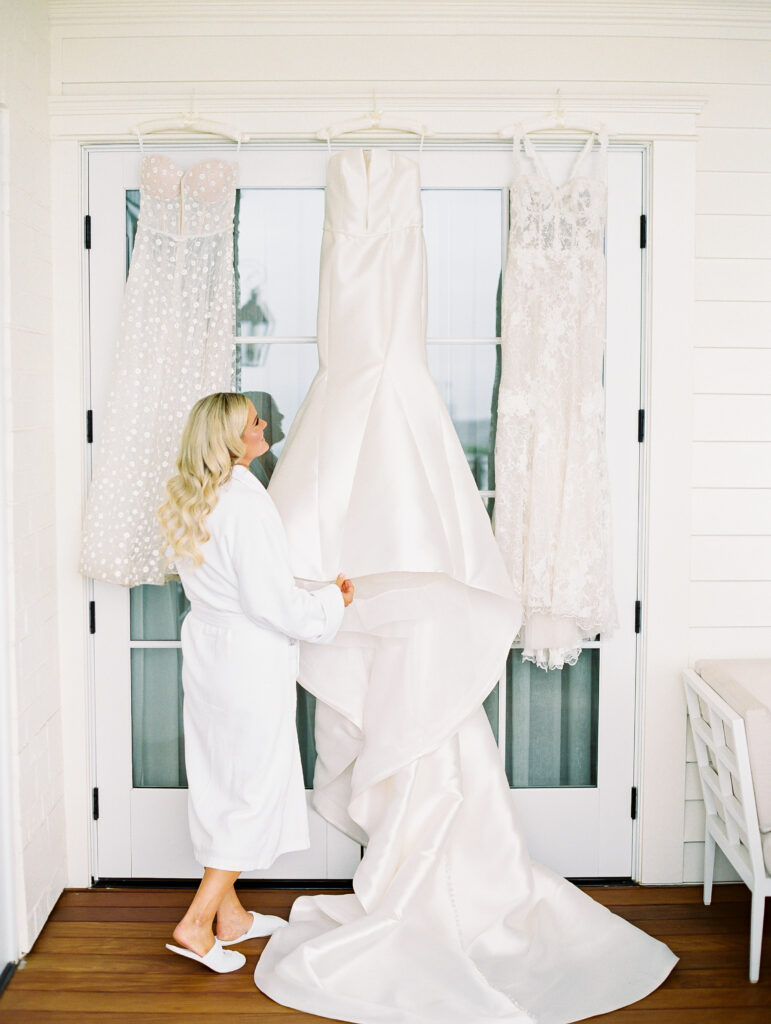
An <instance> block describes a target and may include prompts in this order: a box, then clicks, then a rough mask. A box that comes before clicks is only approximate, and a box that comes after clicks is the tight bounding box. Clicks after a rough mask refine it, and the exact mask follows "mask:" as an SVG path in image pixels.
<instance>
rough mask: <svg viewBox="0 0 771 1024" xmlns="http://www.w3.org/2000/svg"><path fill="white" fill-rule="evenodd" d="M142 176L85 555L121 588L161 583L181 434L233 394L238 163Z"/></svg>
mask: <svg viewBox="0 0 771 1024" xmlns="http://www.w3.org/2000/svg"><path fill="white" fill-rule="evenodd" d="M140 181H141V208H140V215H139V225H138V228H137V235H136V241H135V244H134V252H133V256H132V260H131V269H130V272H129V276H128V281H127V282H126V290H125V294H124V299H123V308H122V315H121V321H120V330H119V336H118V343H117V347H116V353H115V361H114V365H113V373H112V379H111V386H110V396H109V399H108V403H107V409H106V411H105V415H104V418H103V422H101V423H100V422H96V423H95V425H94V426H95V442H96V444H95V452H94V477H93V481H92V484H91V489H90V493H89V498H88V505H87V509H86V519H85V526H84V534H83V548H82V557H81V571H82V572H83V573H84V574H85V575H87V576H91V577H93V578H94V579H98V580H104V581H106V582H108V583H118V584H122V585H123V586H136V585H138V584H141V583H156V584H161V583H164V582H165V580H166V578H167V576H166V567H165V561H164V559H163V557H162V555H161V550H160V548H161V535H160V531H159V527H158V523H157V520H156V510H157V508H158V506H159V505H160V504H161V502H162V501H163V498H164V484H165V482H166V480H167V479H168V478H169V477H170V476H171V474H172V472H173V470H174V460H175V458H176V454H177V450H178V447H179V440H180V437H181V434H182V428H183V427H184V424H185V420H186V419H187V415H188V413H189V411H190V408H191V406H192V405H193V404H194V403H195V402H196V401H197V400H198V399H199V398H201V397H202V396H203V395H207V394H210V393H211V392H212V391H230V390H231V389H232V387H233V352H234V347H233V332H234V323H235V290H234V277H233V211H234V206H235V194H236V193H235V185H236V167H235V165H234V164H231V163H229V162H227V161H224V160H202V161H200V162H199V163H197V164H195V165H194V166H193V167H191V168H190V169H189V170H187V171H185V170H183V169H182V168H181V167H179V166H178V165H177V164H176V163H175V162H174V161H173V160H171V159H170V158H169V157H166V156H162V155H147V156H145V157H143V158H142V164H141V178H140ZM94 343H95V344H98V343H99V339H98V338H96V339H94Z"/></svg>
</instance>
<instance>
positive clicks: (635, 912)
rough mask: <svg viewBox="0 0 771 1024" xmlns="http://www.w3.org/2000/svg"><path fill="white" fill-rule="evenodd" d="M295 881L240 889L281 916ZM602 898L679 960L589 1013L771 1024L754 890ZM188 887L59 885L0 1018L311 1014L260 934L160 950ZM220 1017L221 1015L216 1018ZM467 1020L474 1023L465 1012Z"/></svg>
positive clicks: (667, 889) (130, 1020) (142, 1021)
mask: <svg viewBox="0 0 771 1024" xmlns="http://www.w3.org/2000/svg"><path fill="white" fill-rule="evenodd" d="M319 891H320V890H318V889H313V890H297V889H246V890H243V892H242V894H241V895H242V899H243V902H244V904H245V906H247V907H248V908H249V909H252V910H259V911H262V912H263V913H273V914H279V915H281V916H283V917H287V916H288V914H289V909H290V907H291V905H292V903H293V902H294V900H295V899H296V898H297V896H298V895H301V894H311V893H315V892H319ZM586 892H587V893H588V894H589V895H590V896H591V897H592V898H593V899H595V900H597V901H598V902H599V903H602V904H603V905H604V906H606V907H608V908H609V909H610V910H612V911H614V912H615V913H617V914H620V915H621V916H622V917H625V918H626V919H627V920H628V921H631V922H632V923H634V924H636V925H638V926H639V927H641V928H643V929H645V931H647V932H649V933H650V934H651V935H654V936H656V938H659V939H662V940H663V941H664V942H666V943H667V944H668V945H669V946H671V948H672V949H673V950H674V951H675V953H676V954H677V955H678V956H679V957H680V962H679V963H678V965H677V967H676V968H675V970H674V971H673V973H672V974H671V975H670V977H669V978H668V979H667V980H666V981H665V982H664V984H663V985H662V986H661V987H660V988H659V989H657V990H656V991H655V992H653V993H651V995H649V996H648V997H647V998H646V999H643V1000H641V1001H640V1002H638V1003H636V1004H634V1005H633V1006H631V1007H626V1008H624V1009H622V1010H617V1011H616V1012H615V1013H610V1014H605V1015H604V1016H602V1017H593V1018H591V1020H592V1021H601V1022H603V1024H761V1022H762V1024H769V1021H771V914H768V915H766V928H765V945H766V949H765V950H764V952H765V957H764V963H763V964H762V965H761V975H760V981H759V983H758V984H756V985H751V984H750V983H749V980H748V977H747V973H748V957H749V914H750V900H749V892H748V891H747V889H746V888H745V887H744V886H742V885H721V886H716V888H715V892H714V898H713V903H712V906H710V907H705V906H704V905H703V903H702V899H701V888H700V887H699V886H679V887H671V886H657V887H650V888H649V887H645V888H642V887H623V886H619V887H613V886H607V887H598V888H588V889H586ZM190 895H191V890H189V889H151V888H143V889H133V888H132V889H88V890H71V891H68V892H65V893H64V894H63V895H62V896H61V898H60V899H59V901H58V903H57V904H56V907H55V908H54V911H53V913H52V914H51V916H50V918H49V920H48V922H47V924H46V926H45V928H44V929H43V931H42V933H41V935H40V937H39V938H38V940H37V942H36V943H35V947H34V949H33V950H32V952H31V953H30V954H29V955H28V956H27V957H26V958H25V960H24V961H22V963H21V964H20V965H19V967H18V969H17V971H16V973H15V974H14V976H13V978H12V979H11V982H10V984H9V985H8V988H7V989H6V991H5V993H4V994H3V995H2V996H0V1024H213V1022H214V1024H220V1022H221V1021H223V1020H225V1019H226V1018H227V1019H228V1020H230V1019H231V1018H233V1019H234V1020H235V1024H238V1021H239V1020H243V1021H244V1024H246V1021H247V1018H248V1019H249V1020H250V1022H254V1024H311V1022H316V1024H319V1022H321V1021H323V1020H326V1019H327V1018H321V1017H314V1016H312V1015H310V1014H305V1013H298V1012H297V1011H295V1010H291V1009H289V1008H287V1007H284V1006H280V1005H278V1004H277V1003H274V1002H273V1001H272V1000H270V999H268V998H267V997H266V996H264V995H263V994H262V993H261V992H260V991H259V990H258V989H257V988H256V987H255V985H254V981H253V979H252V974H253V968H254V965H255V963H256V962H257V959H258V958H259V954H260V953H261V951H262V950H263V949H264V947H265V944H266V942H267V939H257V940H254V941H253V942H249V943H246V944H245V945H244V947H243V952H244V953H246V955H247V958H248V960H247V965H246V967H245V968H244V969H243V970H241V971H238V972H237V973H235V974H229V975H213V974H211V973H209V972H207V971H204V970H203V969H202V968H201V967H199V966H198V965H196V964H194V963H191V962H189V961H185V960H184V959H182V958H181V957H176V956H173V955H172V954H171V953H169V952H167V950H166V949H165V948H164V943H165V942H167V941H168V940H170V938H171V932H172V929H173V926H174V924H175V923H176V922H177V921H178V920H179V917H180V916H181V913H182V912H183V910H184V909H185V908H186V906H187V904H188V902H189V899H190ZM215 1018H216V1019H215ZM469 1024H473V1022H469Z"/></svg>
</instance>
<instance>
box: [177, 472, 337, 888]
mask: <svg viewBox="0 0 771 1024" xmlns="http://www.w3.org/2000/svg"><path fill="white" fill-rule="evenodd" d="M207 528H208V530H209V532H210V534H211V536H210V539H209V540H208V541H207V542H206V543H205V544H204V545H202V547H201V553H202V554H203V558H204V561H203V565H200V566H198V567H196V568H193V567H191V566H190V565H189V564H188V565H187V566H186V565H184V564H182V565H179V566H178V571H179V576H180V579H181V580H182V585H183V587H184V589H185V593H186V594H187V597H188V599H189V600H190V605H191V608H190V613H189V615H188V616H187V618H186V619H185V621H184V623H183V625H182V686H183V690H184V729H185V764H186V768H187V778H188V787H189V803H188V809H189V818H190V834H191V837H192V840H193V850H194V854H195V858H196V860H197V861H198V862H199V863H200V864H202V865H204V866H207V867H213V868H222V869H223V870H226V871H250V870H255V869H258V868H267V867H269V866H270V865H271V864H272V863H273V861H274V860H275V859H276V858H277V857H278V856H280V855H281V854H283V853H287V852H289V851H291V850H304V849H307V848H308V846H309V842H310V841H309V836H308V813H307V808H306V803H305V785H304V782H303V777H302V767H301V764H300V750H299V746H298V741H297V731H296V727H295V703H296V688H295V680H296V679H297V668H298V650H299V649H298V646H297V644H298V641H299V640H305V641H310V642H312V643H328V642H329V641H330V640H332V639H333V637H334V636H335V634H336V633H337V631H338V629H339V628H340V624H341V622H342V618H343V609H344V604H343V597H342V594H341V593H340V590H339V588H338V587H337V586H336V585H335V584H330V585H328V586H323V587H321V588H320V589H318V590H316V591H314V592H309V591H307V590H304V589H302V588H301V587H298V586H297V585H296V584H295V580H294V577H293V576H292V572H291V569H290V562H289V550H288V545H287V540H286V535H285V533H284V529H283V526H282V524H281V519H280V517H279V514H278V511H277V510H276V507H275V505H274V504H273V501H272V499H271V498H270V497H269V495H268V493H267V491H266V490H265V488H264V487H263V486H262V484H261V483H260V482H259V481H258V480H257V479H256V478H255V477H254V476H252V474H251V473H250V472H249V470H248V469H246V468H245V467H243V466H235V467H234V468H233V476H232V479H231V480H230V481H229V482H228V483H227V484H224V485H223V486H222V487H221V488H220V491H219V497H218V501H217V504H216V506H215V507H214V509H213V510H212V512H211V513H210V515H209V517H208V519H207Z"/></svg>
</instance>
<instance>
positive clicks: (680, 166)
mask: <svg viewBox="0 0 771 1024" xmlns="http://www.w3.org/2000/svg"><path fill="white" fill-rule="evenodd" d="M50 6H51V12H52V37H51V38H52V48H51V91H52V94H53V96H52V103H51V111H52V115H53V117H52V125H53V131H54V136H55V139H56V141H55V144H54V161H55V163H54V166H55V169H56V173H55V182H54V188H55V192H54V195H55V202H54V207H55V235H54V244H55V267H56V283H55V301H56V308H57V310H58V311H59V312H60V316H59V317H58V318H57V324H56V332H57V333H56V340H57V356H56V358H57V380H58V381H59V388H58V390H57V403H58V404H57V420H56V434H57V444H58V448H57V455H58V460H57V462H58V465H57V472H58V477H57V487H58V494H59V499H60V503H59V510H58V536H59V541H60V550H59V582H60V588H61V589H60V607H61V619H60V644H61V652H62V662H61V663H62V672H63V685H64V687H65V693H66V702H65V703H66V707H67V716H68V717H67V719H66V720H65V745H66V751H67V758H66V761H67V772H68V777H67V778H68V781H67V787H66V789H67V801H68V802H67V808H68V815H69V823H68V844H69V845H68V849H69V853H70V858H71V862H72V864H71V873H70V880H71V882H72V883H77V884H84V883H85V882H86V881H87V878H88V822H87V812H88V805H87V794H88V745H87V744H88V740H87V730H86V727H85V713H86V707H87V700H86V690H85V684H84V672H85V663H86V645H85V620H84V608H85V605H84V601H83V591H82V582H81V580H80V578H79V577H78V575H77V572H76V551H77V528H78V523H79V516H80V505H79V501H80V492H79V493H78V495H76V496H75V497H74V498H73V490H72V480H73V478H78V479H81V478H82V462H81V460H82V454H81V453H82V450H83V446H82V422H81V418H80V417H81V410H82V404H81V382H82V367H81V363H80V356H81V340H80V322H81V321H80V308H79V301H80V300H79V298H78V295H79V292H78V289H79V287H80V272H81V263H80V230H81V227H80V213H81V210H80V202H79V195H80V191H79V190H80V182H79V174H80V163H79V144H80V143H84V142H100V141H104V142H107V141H121V140H127V139H129V138H130V137H131V136H130V127H131V125H133V124H134V123H135V122H136V121H138V120H140V119H142V118H143V117H149V116H158V115H169V114H174V113H179V112H181V111H184V110H186V109H188V108H189V105H190V100H191V96H192V94H193V92H195V96H196V103H197V105H198V109H199V110H200V111H201V112H202V113H207V114H209V115H210V116H215V117H220V118H224V119H228V120H231V121H234V122H235V123H236V124H238V125H239V126H240V127H241V128H242V129H243V130H247V131H251V132H253V133H255V135H258V136H264V137H271V138H276V137H279V138H280V137H302V136H303V135H304V136H305V137H309V136H310V134H311V133H312V132H314V131H315V130H316V129H317V128H318V127H320V126H321V125H322V124H325V123H328V122H329V121H334V120H338V119H340V118H341V117H345V116H349V115H350V114H352V113H355V112H361V111H362V110H365V109H367V108H368V107H369V106H370V103H371V97H372V91H373V90H376V91H377V97H378V102H379V104H380V105H381V106H384V107H386V108H387V109H389V110H392V111H393V110H405V111H411V112H414V113H421V115H422V117H423V118H424V119H425V120H427V121H428V122H429V123H430V124H431V125H432V127H433V128H434V129H435V130H436V132H437V133H438V134H439V135H440V136H443V137H448V138H451V137H461V138H462V137H469V138H470V137H480V136H486V137H493V136H494V133H495V131H496V129H497V128H498V127H500V126H501V125H503V124H506V123H509V122H510V121H511V120H512V117H513V115H514V114H522V113H525V114H527V113H528V112H532V111H534V110H541V109H544V108H545V107H548V105H549V104H550V97H551V96H552V95H553V92H554V90H555V88H556V87H557V86H559V87H561V89H562V95H563V99H564V102H565V104H566V105H567V106H568V108H571V107H572V108H573V109H580V110H583V111H586V112H590V113H591V115H592V116H593V118H595V119H596V118H597V117H599V116H602V117H603V118H604V119H605V120H606V121H607V122H608V123H609V124H610V127H611V129H616V133H617V134H619V135H621V136H622V137H626V138H629V139H634V140H635V141H638V140H643V141H645V140H652V141H653V160H652V167H653V205H652V209H651V225H650V227H651V252H652V259H653V266H652V302H651V307H650V310H649V314H650V324H651V332H652V341H651V362H650V384H651V393H650V396H649V397H650V402H649V406H648V408H649V421H650V431H651V434H650V445H649V454H650V465H649V467H648V468H649V474H650V481H649V482H650V489H649V507H648V509H647V512H648V530H649V537H648V543H649V548H648V565H647V569H648V574H647V590H646V603H645V611H644V622H645V630H644V634H643V645H644V659H643V660H644V673H643V679H642V685H643V713H642V726H643V733H642V736H641V752H642V772H643V774H642V787H641V802H642V855H641V864H640V877H641V878H642V879H643V880H644V881H647V882H657V881H660V882H678V881H680V880H681V879H682V878H683V870H684V858H685V876H686V878H687V879H691V878H695V877H696V875H697V873H698V867H697V861H698V857H699V844H700V836H699V807H698V804H699V801H698V800H697V792H696V791H695V790H694V779H693V772H692V770H691V769H689V770H688V775H687V779H686V771H685V760H686V738H685V735H686V734H685V711H684V701H683V699H682V694H681V684H680V680H679V669H680V668H681V667H682V666H683V665H684V664H686V663H692V661H693V659H695V658H697V657H702V656H708V655H713V654H714V655H720V656H730V655H738V656H741V655H749V654H754V655H759V654H762V653H764V652H770V651H771V537H770V536H769V535H770V534H771V527H770V526H769V515H770V514H771V513H770V510H771V476H770V475H769V467H771V431H770V429H769V427H770V425H771V373H769V370H770V369H771V332H769V310H771V302H769V298H770V297H771V261H769V258H768V257H769V255H771V242H769V237H771V236H770V235H769V231H768V228H769V226H770V222H771V47H770V46H769V39H771V9H770V8H769V5H768V4H767V3H762V4H761V3H733V4H727V3H719V2H705V3H701V4H700V3H691V4H688V5H683V4H674V3H663V2H655V0H654V2H648V3H645V4H639V5H635V4H634V3H613V2H608V3H605V4H597V3H590V2H584V0H575V2H572V3H566V2H559V3H558V2H554V3H551V4H548V3H527V2H524V0H519V2H517V0H512V2H510V3H506V4H501V3H495V2H481V0H480V2H478V3H459V2H455V3H453V2H449V0H447V2H442V3H437V2H428V0H415V2H410V3H406V2H403V3H398V2H393V3H390V4H385V3H379V2H376V3H369V4H361V3H353V2H348V0H342V2H338V3H336V4H325V3H322V2H306V3H302V4H300V3H268V2H258V0H254V2H252V3H249V2H233V3H231V2H228V0H220V2H218V3H213V2H210V3H205V2H196V3H193V2H190V3H187V2H185V0H153V2H150V0H110V2H108V0H79V2H70V0H52V2H51V5H50ZM702 101H705V102H702ZM702 106H703V114H702V115H701V117H700V118H699V121H698V126H697V127H698V140H696V139H695V138H694V136H693V135H692V128H693V124H694V112H696V111H699V110H701V108H702ZM657 182H658V183H659V185H658V186H657ZM667 183H668V184H667ZM97 229H98V228H97V226H95V230H97ZM693 238H695V243H693V244H692V242H691V240H692V239H693ZM694 244H695V257H696V259H695V264H694V247H693V245H694ZM68 487H69V489H70V490H69V496H68V500H67V502H66V503H65V502H63V500H62V496H63V494H64V493H65V492H66V489H67V488H68ZM689 546H690V550H689ZM686 785H687V789H686ZM686 795H687V797H688V802H687V804H684V799H685V797H686ZM684 807H685V808H686V813H685V814H684ZM684 842H685V846H683V843H684ZM684 851H685V852H684Z"/></svg>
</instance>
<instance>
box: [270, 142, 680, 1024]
mask: <svg viewBox="0 0 771 1024" xmlns="http://www.w3.org/2000/svg"><path fill="white" fill-rule="evenodd" d="M425 328H426V266H425V247H424V241H423V233H422V215H421V202H420V181H419V172H418V168H417V165H416V164H415V163H414V162H413V161H412V160H411V159H410V158H408V157H406V156H403V155H401V154H398V153H391V152H388V151H386V150H382V149H376V150H373V151H372V152H371V153H365V152H364V151H363V150H361V149H350V150H345V151H343V152H341V153H338V154H336V155H335V156H334V157H332V159H331V160H330V162H329V170H328V180H327V199H326V222H325V228H324V236H323V243H322V255H321V284H320V296H319V317H318V345H319V363H320V366H319V371H318V374H317V376H316V378H315V380H314V382H313V384H312V386H311V388H310V391H309V393H308V395H307V397H306V400H305V402H304V404H303V406H302V407H301V409H300V411H299V413H298V415H297V417H296V419H295V422H294V424H293V426H292V429H291V431H290V434H289V437H288V439H287V443H286V447H285V450H284V452H283V454H282V456H281V458H280V460H279V463H278V466H277V468H276V471H275V473H274V475H273V478H272V480H271V484H270V494H271V496H272V497H273V499H274V501H275V502H276V504H277V506H278V508H279V511H280V513H281V517H282V520H283V522H284V525H285V528H286V531H287V535H288V538H289V546H290V551H291V558H292V570H293V572H294V574H295V576H296V577H298V578H301V579H304V580H309V581H317V580H323V579H329V578H330V577H331V576H332V575H334V574H335V573H336V572H337V571H343V572H346V573H348V574H349V575H350V576H352V577H353V578H354V580H355V583H356V598H355V600H354V603H353V605H352V606H351V607H350V608H349V609H347V610H346V613H345V616H344V619H343V624H342V627H341V629H340V632H339V633H338V634H337V636H336V638H335V639H334V641H333V642H332V643H331V644H328V645H326V646H324V647H319V646H313V645H310V644H303V645H301V658H300V681H301V683H302V685H303V686H305V687H306V688H307V689H308V690H310V691H311V692H312V693H314V694H315V695H316V697H317V698H318V702H319V703H318V705H317V709H316V745H317V749H318V762H317V766H316V775H315V784H314V790H315V792H314V804H315V806H316V808H317V809H318V811H319V812H320V813H321V814H322V815H323V816H324V817H325V818H326V819H327V820H328V821H330V822H331V823H332V824H334V825H336V826H337V827H338V828H340V829H341V830H342V831H343V832H345V833H347V834H348V835H349V836H352V837H353V838H354V839H356V840H357V841H359V842H361V843H362V844H363V845H366V852H365V854H364V857H363V859H362V861H361V864H360V866H359V868H358V870H357V872H356V875H355V877H354V883H353V884H354V890H355V893H354V894H344V895H321V896H314V897H300V898H299V899H298V900H297V901H296V902H295V904H294V906H293V908H292V912H291V916H290V925H289V927H288V928H283V929H281V930H280V931H278V932H277V933H275V934H274V935H273V936H272V937H271V939H270V941H269V943H268V945H267V947H266V948H265V951H264V952H263V954H262V956H261V957H260V960H259V962H258V965H257V969H256V971H255V982H256V984H257V985H258V987H259V988H260V989H261V990H262V991H263V992H265V993H266V994H267V995H269V996H270V997H272V998H273V999H275V1000H277V1001H278V1002H280V1003H283V1004H285V1005H287V1006H292V1007H296V1008H297V1009H300V1010H303V1011H305V1012H308V1013H315V1014H319V1015H322V1016H326V1017H331V1018H335V1019H338V1020H344V1021H357V1022H361V1024H380V1022H383V1024H385V1022H389V1024H394V1022H396V1024H487V1022H492V1021H495V1022H507V1024H514V1022H517V1024H519V1022H524V1021H539V1022H544V1024H545V1022H550V1024H552V1022H553V1024H559V1022H567V1021H574V1020H579V1019H580V1018H582V1017H586V1016H588V1015H590V1014H595V1013H602V1012H603V1011H606V1010H611V1009H614V1008H615V1007H618V1006H622V1005H624V1004H626V1003H630V1002H633V1001H634V1000H636V999H640V998H641V997H642V996H644V995H646V994H647V993H648V992H650V991H651V990H652V989H654V988H655V987H656V986H657V985H659V984H660V983H661V981H662V980H663V979H664V978H665V977H666V976H667V974H668V973H669V971H670V970H671V969H672V966H673V965H674V963H675V960H676V958H675V957H674V955H673V954H672V953H671V952H670V950H669V949H668V948H667V947H666V946H665V945H663V944H662V943H660V942H658V941H656V940H655V939H652V938H650V937H649V936H648V935H646V934H645V933H643V932H641V931H639V930H638V929H636V928H634V927H632V926H631V925H629V924H627V923H626V922H625V921H624V920H622V919H621V918H618V917H615V916H614V915H612V914H610V913H609V912H608V911H607V910H605V909H604V908H603V907H601V906H600V905H599V904H597V903H595V902H594V901H593V900H591V899H590V898H589V897H588V896H585V895H584V894H583V893H582V892H581V891H580V890H578V889H576V888H575V887H574V886H572V885H570V884H569V883H568V882H566V881H565V880H564V879H562V878H560V877H558V876H557V875H555V874H553V873H552V872H551V871H549V870H547V869H545V868H543V867H541V866H539V865H537V864H533V863H532V862H531V861H530V858H529V857H528V853H527V849H526V846H525V842H524V838H523V835H522V831H521V829H520V826H519V823H518V821H517V818H516V815H515V813H514V809H513V806H512V800H511V793H510V790H509V786H508V782H507V779H506V776H505V774H504V770H503V767H502V764H501V759H500V756H499V753H498V749H497V747H496V744H495V740H494V738H493V735H492V731H491V729H490V725H489V723H488V720H487V717H486V715H485V713H484V710H483V709H482V706H481V705H482V701H483V700H484V698H485V697H486V696H487V694H488V693H489V692H490V691H491V689H492V688H493V687H494V686H495V683H496V682H497V680H498V678H499V676H500V675H501V673H502V671H503V668H504V665H505V661H506V657H507V654H508V651H509V647H510V644H511V642H512V641H513V639H514V636H515V635H516V633H517V630H518V629H519V626H520V623H521V616H522V613H521V608H520V606H519V605H518V603H517V601H516V599H515V597H514V594H513V589H512V584H511V582H510V580H509V577H508V575H507V573H506V571H505V567H504V564H503V561H502V559H501V556H500V553H499V550H498V547H497V544H496V542H495V539H494V537H493V534H492V531H491V528H490V523H489V520H488V517H487V514H486V512H485V510H484V507H483V505H482V502H481V500H480V497H479V493H478V491H477V489H476V485H475V483H474V480H473V477H472V475H471V472H470V470H469V468H468V465H467V463H466V459H465V457H464V454H463V451H462V449H461V446H460V443H459V441H458V438H457V435H456V433H455V430H454V428H453V425H452V422H451V420H450V417H449V414H448V413H447V410H446V408H445V406H444V404H443V402H442V400H441V397H440V395H439V393H438V391H437V389H436V387H435V385H434V383H433V381H432V378H431V376H430V375H429V371H428V366H427V362H426V351H425Z"/></svg>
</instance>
